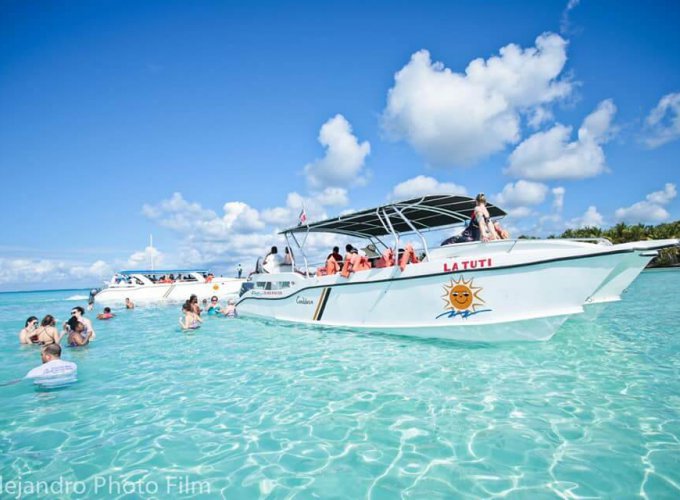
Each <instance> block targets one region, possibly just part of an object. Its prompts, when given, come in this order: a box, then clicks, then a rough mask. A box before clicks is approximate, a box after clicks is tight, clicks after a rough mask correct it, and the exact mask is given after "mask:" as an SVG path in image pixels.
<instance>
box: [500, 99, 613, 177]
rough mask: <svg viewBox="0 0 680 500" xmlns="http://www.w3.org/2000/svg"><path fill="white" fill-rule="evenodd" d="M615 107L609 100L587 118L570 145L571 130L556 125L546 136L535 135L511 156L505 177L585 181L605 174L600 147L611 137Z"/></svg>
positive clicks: (541, 133)
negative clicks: (509, 175)
mask: <svg viewBox="0 0 680 500" xmlns="http://www.w3.org/2000/svg"><path fill="white" fill-rule="evenodd" d="M615 113H616V106H614V103H613V102H612V101H611V100H610V99H608V100H605V101H602V102H601V103H600V104H599V105H598V106H597V109H595V111H593V112H592V113H591V114H590V115H588V116H587V117H586V119H585V120H584V121H583V124H582V125H581V128H579V130H578V139H577V140H576V141H573V142H569V140H570V137H571V131H572V129H571V127H566V126H564V125H561V124H559V123H558V124H556V125H555V126H554V127H553V128H551V129H550V130H548V131H546V132H537V133H535V134H534V135H532V136H530V137H529V138H528V139H526V140H524V141H523V142H522V143H521V144H520V145H519V146H517V148H516V149H515V150H514V151H513V152H512V154H511V155H510V159H509V166H508V168H506V169H505V170H504V172H505V173H507V174H511V175H514V176H516V177H525V178H527V179H532V180H547V179H584V178H586V177H593V176H596V175H598V174H601V173H602V172H605V171H606V170H607V166H606V163H605V155H604V151H603V150H602V144H604V143H606V142H607V141H608V140H609V139H610V137H611V134H612V133H613V128H612V125H611V121H612V118H613V116H614V114H615Z"/></svg>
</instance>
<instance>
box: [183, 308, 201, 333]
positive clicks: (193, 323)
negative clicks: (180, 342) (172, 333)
mask: <svg viewBox="0 0 680 500" xmlns="http://www.w3.org/2000/svg"><path fill="white" fill-rule="evenodd" d="M182 314H183V316H182V317H180V318H179V326H181V327H182V330H196V329H197V328H199V327H200V326H201V323H203V320H202V319H201V318H200V316H199V315H198V314H196V313H195V312H193V310H192V307H191V303H190V302H189V301H187V302H185V303H184V305H183V306H182Z"/></svg>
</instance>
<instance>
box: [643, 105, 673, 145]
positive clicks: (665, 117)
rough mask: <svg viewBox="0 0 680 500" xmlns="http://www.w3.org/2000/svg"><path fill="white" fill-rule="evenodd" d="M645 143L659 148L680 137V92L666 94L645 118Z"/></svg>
mask: <svg viewBox="0 0 680 500" xmlns="http://www.w3.org/2000/svg"><path fill="white" fill-rule="evenodd" d="M645 126H646V129H647V130H646V137H645V139H644V142H645V144H646V145H647V146H648V147H650V148H657V147H659V146H662V145H663V144H666V143H667V142H671V141H674V140H676V139H678V138H680V92H679V93H673V94H668V95H665V96H663V97H662V98H661V100H660V101H659V103H658V104H657V105H656V107H655V108H654V109H653V110H652V111H650V113H649V115H648V116H647V119H646V120H645Z"/></svg>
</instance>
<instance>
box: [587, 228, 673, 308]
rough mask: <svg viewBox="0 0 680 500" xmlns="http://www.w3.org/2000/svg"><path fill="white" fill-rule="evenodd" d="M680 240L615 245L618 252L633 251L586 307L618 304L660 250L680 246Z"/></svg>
mask: <svg viewBox="0 0 680 500" xmlns="http://www.w3.org/2000/svg"><path fill="white" fill-rule="evenodd" d="M678 243H679V240H677V239H670V240H650V241H636V242H632V243H624V244H620V245H614V246H613V247H612V248H615V249H618V250H626V249H632V250H633V252H631V253H630V254H629V255H628V256H627V257H626V258H625V259H623V260H622V261H621V262H620V263H619V264H618V265H617V266H616V267H615V268H614V269H613V270H612V271H611V273H609V276H607V278H606V279H605V280H604V281H603V282H602V284H601V285H600V286H599V287H598V288H597V290H595V292H594V293H593V294H592V295H591V296H590V297H588V298H587V299H586V305H591V304H593V305H594V304H603V303H608V302H617V301H619V300H621V294H623V293H624V292H625V291H626V289H627V288H628V287H629V286H630V285H631V283H633V281H635V278H637V277H638V275H639V274H640V273H641V272H642V271H643V270H644V269H645V267H647V264H649V263H650V262H651V260H652V259H653V258H654V257H656V256H657V255H658V253H659V252H658V249H661V248H667V247H671V246H676V245H678Z"/></svg>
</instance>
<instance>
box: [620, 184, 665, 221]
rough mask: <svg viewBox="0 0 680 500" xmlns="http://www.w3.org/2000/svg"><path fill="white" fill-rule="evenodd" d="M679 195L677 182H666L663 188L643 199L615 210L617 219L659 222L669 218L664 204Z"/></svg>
mask: <svg viewBox="0 0 680 500" xmlns="http://www.w3.org/2000/svg"><path fill="white" fill-rule="evenodd" d="M676 196H677V190H676V188H675V184H671V183H670V182H668V183H666V185H665V186H664V188H663V190H661V191H655V192H653V193H649V194H648V195H647V196H646V197H645V199H644V200H643V201H638V202H637V203H634V204H633V205H631V206H629V207H624V208H619V209H618V210H616V212H615V217H616V220H617V221H623V222H628V223H632V224H636V223H648V224H657V223H659V222H663V221H665V220H666V219H668V217H669V214H668V211H667V210H666V209H665V208H664V207H663V206H662V205H666V204H668V203H669V202H670V201H671V200H672V199H673V198H675V197H676Z"/></svg>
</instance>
